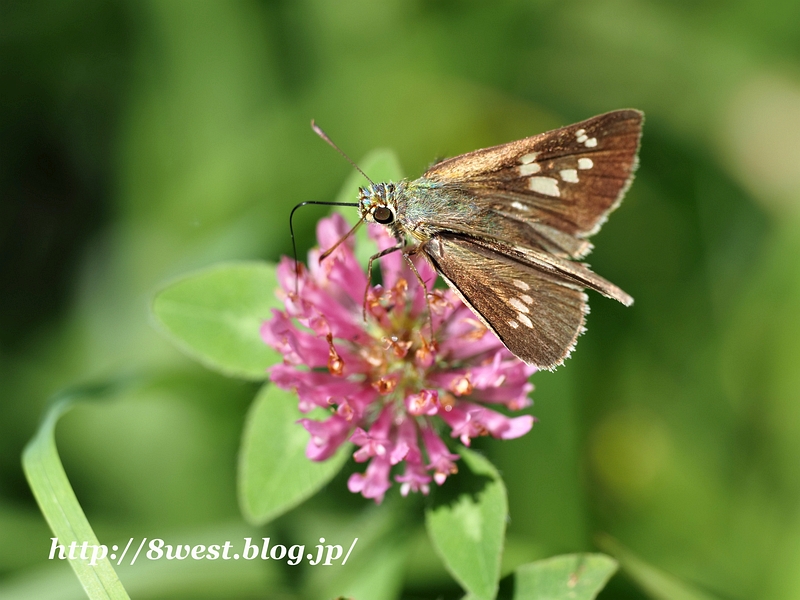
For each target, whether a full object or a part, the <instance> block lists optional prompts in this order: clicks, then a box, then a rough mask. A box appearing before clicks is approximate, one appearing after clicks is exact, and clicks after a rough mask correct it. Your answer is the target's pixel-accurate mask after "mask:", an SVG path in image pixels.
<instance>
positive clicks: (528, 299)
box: [520, 294, 533, 304]
mask: <svg viewBox="0 0 800 600" xmlns="http://www.w3.org/2000/svg"><path fill="white" fill-rule="evenodd" d="M520 299H521V300H522V301H523V302H524V303H525V304H533V298H531V297H530V296H528V294H522V295H521V296H520Z"/></svg>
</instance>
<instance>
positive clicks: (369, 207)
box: [358, 183, 397, 226]
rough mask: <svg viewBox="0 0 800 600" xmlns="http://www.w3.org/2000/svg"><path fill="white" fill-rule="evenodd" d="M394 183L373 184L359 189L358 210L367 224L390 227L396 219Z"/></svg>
mask: <svg viewBox="0 0 800 600" xmlns="http://www.w3.org/2000/svg"><path fill="white" fill-rule="evenodd" d="M395 191H396V188H395V184H394V183H373V184H372V185H370V186H369V187H363V188H359V190H358V192H359V194H358V210H359V212H360V214H361V218H362V219H364V220H365V221H367V222H368V223H379V224H381V225H387V226H391V225H392V223H394V221H395V218H396V217H397V202H396V198H395Z"/></svg>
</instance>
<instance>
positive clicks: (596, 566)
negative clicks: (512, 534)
mask: <svg viewBox="0 0 800 600" xmlns="http://www.w3.org/2000/svg"><path fill="white" fill-rule="evenodd" d="M616 570H617V561H615V560H614V559H613V558H610V557H608V556H606V555H605V554H565V555H563V556H554V557H553V558H547V559H544V560H537V561H536V562H533V563H529V564H527V565H522V566H521V567H517V569H516V570H515V571H514V600H593V599H594V598H596V597H597V594H598V593H600V590H602V589H603V587H605V585H606V583H607V582H608V580H609V579H610V578H611V576H612V575H613V574H614V572H615V571H616Z"/></svg>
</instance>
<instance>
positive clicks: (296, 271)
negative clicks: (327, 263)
mask: <svg viewBox="0 0 800 600" xmlns="http://www.w3.org/2000/svg"><path fill="white" fill-rule="evenodd" d="M309 204H317V205H321V206H358V202H319V201H316V200H307V201H306V202H301V203H300V204H298V205H297V206H295V207H294V208H293V209H292V212H291V213H289V234H290V235H291V236H292V253H293V254H294V275H295V277H294V294H295V296H296V295H297V294H298V287H299V283H298V280H299V279H300V261H298V260H297V244H296V243H295V240H294V227H293V226H292V219H293V218H294V211H296V210H297V209H298V208H300V207H301V206H307V205H309ZM359 223H361V221H359ZM356 227H358V225H356ZM353 231H355V227H354V228H353V229H352V230H351V231H350V233H353ZM350 233H348V234H347V235H346V236H344V238H342V240H344V239H346V238H347V237H348V236H349V235H350ZM342 240H339V241H338V242H337V243H336V245H335V246H334V247H333V248H331V249H330V250H328V251H327V252H325V254H324V255H323V256H321V257H320V260H322V258H324V257H325V256H327V255H328V254H330V253H331V252H333V250H334V249H335V248H336V246H338V245H339V244H340V243H341V242H342Z"/></svg>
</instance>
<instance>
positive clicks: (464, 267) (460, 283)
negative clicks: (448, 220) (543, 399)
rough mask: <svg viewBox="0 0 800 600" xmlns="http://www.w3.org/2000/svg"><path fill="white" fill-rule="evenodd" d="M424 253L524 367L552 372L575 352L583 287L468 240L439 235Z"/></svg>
mask: <svg viewBox="0 0 800 600" xmlns="http://www.w3.org/2000/svg"><path fill="white" fill-rule="evenodd" d="M421 251H422V252H423V254H425V255H426V256H427V257H428V259H429V260H430V261H431V262H432V263H433V266H434V268H435V269H436V270H437V271H438V272H439V274H440V275H442V277H443V278H444V279H445V281H446V282H447V283H448V285H449V286H450V287H451V288H452V289H453V290H454V291H455V292H456V293H457V294H458V295H459V296H460V297H461V299H462V300H463V301H464V302H465V303H466V304H467V305H468V306H469V307H470V308H471V309H472V310H473V312H475V313H476V314H477V315H478V316H479V317H480V318H481V320H482V321H483V322H484V324H485V325H486V326H487V327H488V328H489V329H490V330H492V331H493V332H494V333H495V334H496V335H497V336H498V337H499V338H500V340H501V341H502V342H503V344H504V345H505V346H506V347H507V348H508V349H509V350H510V351H511V352H513V353H514V354H515V355H516V356H518V357H519V358H521V359H522V360H524V361H525V362H527V363H529V364H534V365H536V366H538V367H540V368H542V369H553V368H555V367H556V366H558V365H560V364H561V363H562V362H563V360H564V358H566V357H567V356H568V355H569V353H570V352H571V351H572V348H573V347H574V346H575V342H576V340H577V338H578V335H580V334H581V333H582V331H583V324H584V319H585V315H586V312H587V310H588V309H587V304H586V300H587V299H586V294H585V293H584V292H583V289H582V286H581V285H580V284H576V283H574V282H571V281H569V280H568V279H566V278H565V277H563V276H561V275H560V274H559V273H557V272H555V271H553V272H547V271H545V270H540V269H537V268H535V267H533V266H531V265H530V264H526V263H524V262H520V261H518V260H515V259H514V258H512V257H510V256H508V255H505V254H502V253H498V252H495V251H494V250H492V249H491V248H488V247H486V246H483V245H481V244H478V243H476V242H475V241H474V240H469V239H467V238H463V237H458V236H449V235H442V236H436V237H434V238H431V239H430V240H429V241H428V242H426V243H425V244H423V245H422V246H421Z"/></svg>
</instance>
